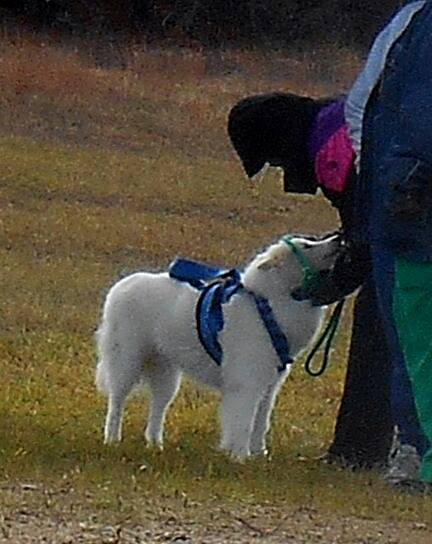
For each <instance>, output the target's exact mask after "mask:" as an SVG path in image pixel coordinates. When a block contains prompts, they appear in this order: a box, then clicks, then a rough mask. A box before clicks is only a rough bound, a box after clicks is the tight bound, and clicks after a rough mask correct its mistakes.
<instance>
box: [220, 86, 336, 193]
mask: <svg viewBox="0 0 432 544" xmlns="http://www.w3.org/2000/svg"><path fill="white" fill-rule="evenodd" d="M325 103H327V102H324V101H319V100H314V99H312V98H307V97H303V96H298V95H294V94H286V93H272V94H262V95H256V96H249V97H247V98H245V99H243V100H241V101H240V102H238V103H237V104H236V105H235V106H234V107H233V108H232V109H231V111H230V113H229V118H228V134H229V137H230V139H231V142H232V144H233V146H234V149H235V150H236V152H237V153H238V155H239V157H240V160H241V161H242V164H243V167H244V169H245V172H246V174H247V175H248V176H249V177H252V176H254V175H255V174H257V173H258V172H259V171H260V170H261V169H262V168H263V166H264V165H265V163H266V162H268V163H269V164H270V165H271V166H280V167H281V168H283V170H284V190H285V191H287V192H295V193H311V194H314V193H315V192H316V190H317V182H316V179H315V175H314V164H313V160H312V158H311V157H310V156H309V153H308V139H309V135H310V131H311V128H312V124H313V121H314V119H315V117H316V115H317V114H318V112H319V110H320V109H321V108H322V107H323V105H325Z"/></svg>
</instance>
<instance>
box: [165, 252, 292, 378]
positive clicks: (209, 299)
mask: <svg viewBox="0 0 432 544" xmlns="http://www.w3.org/2000/svg"><path fill="white" fill-rule="evenodd" d="M169 275H170V277H171V278H174V279H176V280H179V281H182V282H187V283H189V284H190V285H192V287H195V288H196V289H198V290H199V291H201V294H200V297H199V299H198V302H197V305H196V308H195V320H196V328H197V333H198V338H199V339H200V342H201V344H202V346H203V347H204V349H205V350H206V352H207V353H208V355H209V356H210V357H211V358H212V359H213V360H214V361H215V362H216V363H217V364H218V365H221V364H222V358H223V350H222V346H221V345H220V343H219V340H218V335H219V333H220V331H221V330H222V329H223V326H224V319H223V310H222V305H223V304H225V303H227V302H228V301H229V300H230V299H231V297H232V296H233V295H235V294H236V293H238V292H241V291H243V292H245V293H247V294H248V295H250V296H251V297H252V298H253V300H254V302H255V306H256V308H257V311H258V314H259V315H260V317H261V320H262V322H263V324H264V327H265V329H266V331H267V333H268V335H269V336H270V340H271V342H272V345H273V348H274V349H275V351H276V353H277V355H278V357H279V360H280V365H279V366H278V372H283V371H285V370H286V368H287V366H288V365H290V364H292V363H293V359H292V358H291V357H290V356H289V345H288V341H287V338H286V336H285V335H284V333H283V331H282V330H281V328H280V327H279V324H278V322H277V320H276V318H275V316H274V313H273V310H272V309H271V306H270V303H269V301H268V300H267V299H266V298H264V297H261V296H258V295H255V293H253V292H252V291H249V290H247V289H245V288H244V286H243V284H242V283H241V275H240V272H239V271H238V270H235V269H232V270H224V269H221V268H216V267H211V266H208V265H206V264H203V263H198V262H196V261H190V260H187V259H176V260H175V261H174V262H173V263H172V264H171V265H170V267H169ZM209 282H210V283H209Z"/></svg>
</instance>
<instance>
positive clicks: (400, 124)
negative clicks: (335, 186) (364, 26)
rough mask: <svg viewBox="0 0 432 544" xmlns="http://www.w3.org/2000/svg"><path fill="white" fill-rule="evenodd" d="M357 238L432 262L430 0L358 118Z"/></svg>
mask: <svg viewBox="0 0 432 544" xmlns="http://www.w3.org/2000/svg"><path fill="white" fill-rule="evenodd" d="M355 209H356V212H355V213H356V229H355V234H354V236H355V238H356V239H357V241H363V242H367V243H368V244H372V245H384V246H385V247H390V248H392V249H393V250H394V251H395V252H396V253H397V254H399V255H402V256H405V257H407V258H409V259H412V260H416V261H429V260H430V261H432V1H427V2H426V4H425V6H424V7H423V8H422V9H421V11H419V12H418V13H417V14H416V15H415V16H414V18H413V20H412V21H411V23H410V25H409V26H408V28H407V29H406V30H405V32H404V33H403V35H402V36H401V37H400V38H399V39H398V40H397V41H396V42H395V43H394V44H393V46H392V48H391V50H390V52H389V54H388V56H387V59H386V65H385V69H384V72H383V73H382V75H381V79H380V80H379V82H378V84H377V85H376V87H375V89H374V91H373V93H372V94H371V96H370V98H369V101H368V103H367V106H366V110H365V115H364V120H363V136H362V154H361V162H360V174H359V178H358V183H357V188H356V196H355Z"/></svg>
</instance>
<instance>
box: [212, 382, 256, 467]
mask: <svg viewBox="0 0 432 544" xmlns="http://www.w3.org/2000/svg"><path fill="white" fill-rule="evenodd" d="M258 399H259V396H258V393H257V391H255V390H250V389H246V388H242V389H230V390H227V391H224V392H223V393H222V404H221V411H220V415H221V427H222V438H221V444H220V449H221V450H224V451H226V452H228V453H230V454H231V455H232V456H233V457H234V458H235V459H236V460H238V461H243V460H244V459H245V458H246V457H249V455H250V440H251V434H252V429H253V424H254V419H255V414H256V410H257V404H258Z"/></svg>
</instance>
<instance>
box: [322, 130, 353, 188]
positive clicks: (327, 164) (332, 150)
mask: <svg viewBox="0 0 432 544" xmlns="http://www.w3.org/2000/svg"><path fill="white" fill-rule="evenodd" d="M354 156H355V155H354V150H353V147H352V143H351V139H350V137H349V135H348V130H347V127H346V125H343V126H342V127H341V128H340V129H338V130H337V131H336V132H335V133H334V134H333V136H331V137H330V138H329V139H328V140H327V142H326V143H325V144H324V145H323V146H322V147H321V149H320V150H319V151H318V153H317V155H316V157H315V174H316V177H317V180H318V183H319V184H320V185H323V186H324V187H325V188H326V189H330V190H331V191H335V192H337V193H343V191H344V190H345V187H346V184H347V181H348V179H349V177H350V174H351V171H352V168H353V165H354Z"/></svg>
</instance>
